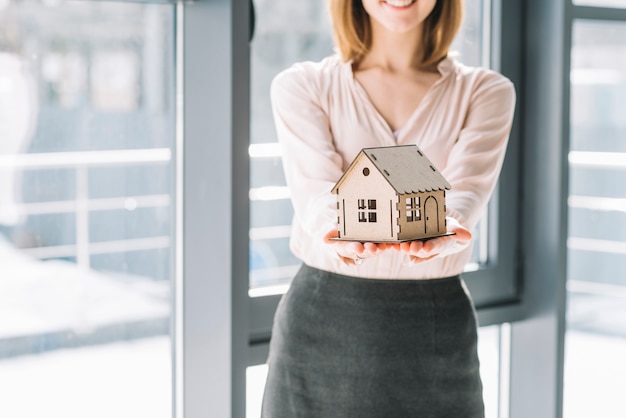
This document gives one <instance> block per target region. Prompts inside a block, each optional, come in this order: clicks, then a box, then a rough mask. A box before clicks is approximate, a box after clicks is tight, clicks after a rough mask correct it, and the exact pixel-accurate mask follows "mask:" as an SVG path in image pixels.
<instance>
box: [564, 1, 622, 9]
mask: <svg viewBox="0 0 626 418" xmlns="http://www.w3.org/2000/svg"><path fill="white" fill-rule="evenodd" d="M573 3H574V4H576V5H580V6H595V7H615V8H624V7H626V0H574V1H573Z"/></svg>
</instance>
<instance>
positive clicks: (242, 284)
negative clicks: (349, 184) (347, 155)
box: [173, 0, 250, 418]
mask: <svg viewBox="0 0 626 418" xmlns="http://www.w3.org/2000/svg"><path fill="white" fill-rule="evenodd" d="M176 11H177V31H176V32H177V38H178V41H177V54H176V55H177V57H178V58H177V61H178V63H177V79H178V82H177V86H178V93H177V103H178V122H179V123H178V129H177V132H178V138H177V148H176V151H177V155H176V161H177V163H178V164H177V170H178V176H177V177H178V181H177V183H178V185H179V187H180V188H179V190H178V193H179V195H178V198H177V207H176V208H177V226H178V228H177V270H176V280H175V283H176V289H175V300H176V303H175V310H176V312H175V319H174V320H175V324H176V326H175V330H174V373H173V375H174V385H173V386H174V405H173V410H174V411H173V412H174V415H175V416H176V417H178V418H181V417H185V418H194V417H198V418H200V417H244V416H245V405H246V390H245V373H246V366H247V363H248V359H247V356H248V340H249V336H248V329H249V325H248V230H249V221H248V212H249V202H248V189H249V187H250V185H249V168H248V145H249V114H250V110H249V103H248V102H249V79H250V77H249V67H250V65H249V55H250V54H249V43H248V33H249V30H250V28H249V3H248V2H247V1H235V0H210V1H208V0H205V1H197V2H194V3H179V4H178V5H177V9H176Z"/></svg>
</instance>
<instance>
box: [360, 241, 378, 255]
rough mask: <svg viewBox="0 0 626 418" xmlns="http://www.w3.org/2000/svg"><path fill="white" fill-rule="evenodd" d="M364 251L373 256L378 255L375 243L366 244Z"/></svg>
mask: <svg viewBox="0 0 626 418" xmlns="http://www.w3.org/2000/svg"><path fill="white" fill-rule="evenodd" d="M363 249H364V251H366V252H369V253H372V254H376V253H378V246H377V245H376V244H374V243H373V242H366V243H365V244H363Z"/></svg>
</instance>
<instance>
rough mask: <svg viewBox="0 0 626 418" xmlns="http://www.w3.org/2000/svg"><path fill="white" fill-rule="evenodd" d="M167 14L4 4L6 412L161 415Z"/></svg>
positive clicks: (0, 278)
mask: <svg viewBox="0 0 626 418" xmlns="http://www.w3.org/2000/svg"><path fill="white" fill-rule="evenodd" d="M173 19H174V8H173V7H172V6H167V5H148V4H131V3H109V2H69V1H67V2H66V1H53V2H44V3H40V2H13V1H8V2H6V1H5V2H0V392H1V393H3V394H4V395H5V396H3V398H2V402H0V416H3V417H18V416H20V417H22V416H24V417H39V416H55V417H56V416H59V417H60V416H63V417H65V418H73V417H76V418H79V417H80V418H83V417H96V416H98V417H100V416H102V417H105V416H106V417H112V416H115V417H139V416H146V417H148V416H149V417H156V418H158V417H167V416H170V415H171V395H170V393H171V392H172V389H171V371H170V369H171V361H170V357H171V355H170V337H169V332H170V325H169V324H170V311H171V309H170V308H171V307H170V296H169V294H170V280H171V275H172V274H171V272H172V267H173V266H172V255H173V249H172V241H173V235H172V233H173V232H172V230H173V222H172V218H173V208H172V205H171V202H172V201H173V200H174V199H173V192H174V191H173V166H172V161H171V153H172V151H171V150H172V146H173V139H174V116H173V115H174V110H173V108H172V103H173V100H172V98H173V88H174V87H173V86H174V80H173V75H174V61H173V43H174V31H173ZM7 395H8V396H7Z"/></svg>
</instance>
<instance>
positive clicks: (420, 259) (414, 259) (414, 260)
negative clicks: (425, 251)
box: [409, 254, 437, 264]
mask: <svg viewBox="0 0 626 418" xmlns="http://www.w3.org/2000/svg"><path fill="white" fill-rule="evenodd" d="M435 257H437V254H435V255H431V256H429V257H417V256H414V255H410V256H409V260H411V262H412V263H414V264H419V263H423V262H425V261H428V260H431V259H433V258H435Z"/></svg>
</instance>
